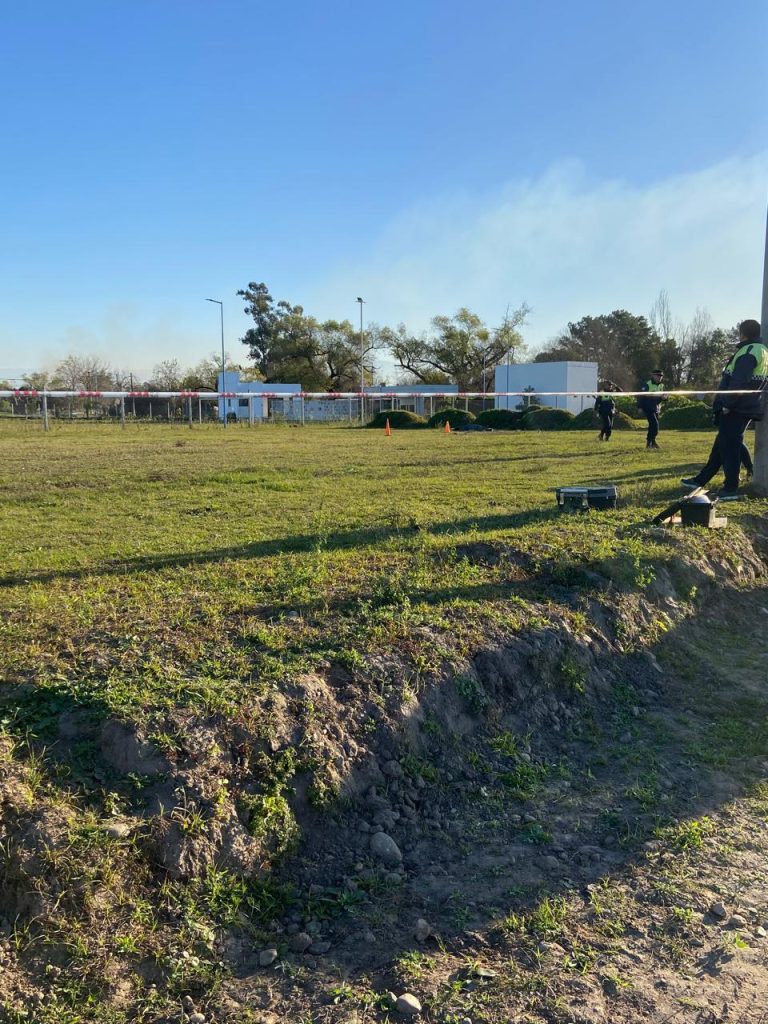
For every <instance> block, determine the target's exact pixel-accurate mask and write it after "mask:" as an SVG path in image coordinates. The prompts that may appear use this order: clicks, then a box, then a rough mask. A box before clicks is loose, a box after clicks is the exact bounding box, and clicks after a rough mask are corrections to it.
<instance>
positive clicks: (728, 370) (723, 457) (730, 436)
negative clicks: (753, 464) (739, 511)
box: [683, 320, 768, 501]
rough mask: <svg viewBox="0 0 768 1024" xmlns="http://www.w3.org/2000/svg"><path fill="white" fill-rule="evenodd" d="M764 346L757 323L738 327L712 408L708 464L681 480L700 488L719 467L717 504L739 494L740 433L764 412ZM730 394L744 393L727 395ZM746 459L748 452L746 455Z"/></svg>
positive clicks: (767, 362) (767, 383)
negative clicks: (713, 434) (735, 343)
mask: <svg viewBox="0 0 768 1024" xmlns="http://www.w3.org/2000/svg"><path fill="white" fill-rule="evenodd" d="M767 389H768V345H766V344H765V342H764V341H763V339H762V338H761V337H760V324H759V323H758V322H757V320H744V321H742V322H741V323H740V324H739V347H738V348H737V349H736V351H735V352H734V353H733V355H732V356H731V358H730V360H729V361H728V364H727V366H726V367H725V369H724V370H723V376H722V378H721V380H720V384H719V385H718V391H720V392H723V393H722V394H719V395H717V396H716V397H715V401H714V403H713V406H712V409H713V412H714V414H715V421H716V423H717V438H716V439H715V443H714V445H713V447H712V452H711V454H710V456H709V461H708V462H707V464H706V466H704V467H703V468H702V469H700V470H699V472H698V473H697V475H696V476H693V477H684V478H683V483H684V484H685V486H686V487H703V486H704V485H705V484H706V483H707V482H708V481H709V480H710V479H711V478H712V477H713V476H714V475H715V473H716V472H717V471H718V469H720V466H721V465H722V467H723V473H724V474H725V482H724V486H723V489H722V490H721V491H720V494H719V498H720V500H721V501H733V500H734V499H736V498H739V497H741V495H740V493H739V468H740V465H741V462H742V460H743V455H744V451H745V446H744V432H745V431H746V429H747V427H748V426H749V423H750V420H759V419H762V418H763V415H764V413H765V399H766V396H767V395H768V390H767ZM730 391H741V392H747V393H746V394H729V393H728V392H730ZM747 457H749V453H748V452H747Z"/></svg>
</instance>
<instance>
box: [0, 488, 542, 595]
mask: <svg viewBox="0 0 768 1024" xmlns="http://www.w3.org/2000/svg"><path fill="white" fill-rule="evenodd" d="M560 514H561V513H560V511H559V510H558V508H557V506H556V505H555V503H554V494H553V496H552V507H551V508H548V509H536V510H534V511H528V512H514V513H508V514H503V513H497V514H495V515H486V516H468V517H467V518H465V519H455V520H448V521H446V522H441V523H427V524H425V525H421V524H417V523H415V522H414V523H412V524H408V523H405V524H402V525H400V524H394V525H391V526H380V527H364V528H361V529H356V530H343V531H338V532H333V531H331V532H329V533H306V534H294V535H293V536H289V537H277V538H270V539H269V540H259V541H253V542H252V543H250V544H237V545H231V546H229V547H221V548H210V549H208V550H205V551H193V552H189V553H184V554H173V555H143V556H141V557H139V558H130V559H126V560H124V561H120V562H114V563H111V564H108V565H101V566H95V567H93V568H78V569H61V570H56V569H52V570H50V571H48V572H37V573H36V572H32V573H23V574H22V573H19V574H15V575H10V576H2V577H0V587H19V586H26V585H27V584H28V583H51V582H53V581H54V580H78V579H84V578H86V577H95V576H121V575H125V574H129V573H140V572H156V571H158V570H162V569H168V568H185V567H187V566H194V565H204V564H206V563H208V562H222V561H226V560H227V559H258V558H266V557H270V556H273V555H284V554H294V553H297V552H303V551H312V550H314V549H316V548H318V547H322V549H323V550H324V551H328V550H332V551H333V550H344V549H346V548H356V547H368V546H370V545H373V544H380V543H382V541H387V540H390V539H391V538H393V537H409V536H415V535H416V534H418V533H420V532H422V533H428V534H433V535H435V536H442V535H446V534H454V533H455V534H462V533H467V532H468V531H472V530H479V531H483V532H489V531H493V530H515V529H518V528H519V527H522V526H530V525H531V524H532V523H545V522H550V521H551V520H552V519H555V518H557V517H558V516H559V515H560Z"/></svg>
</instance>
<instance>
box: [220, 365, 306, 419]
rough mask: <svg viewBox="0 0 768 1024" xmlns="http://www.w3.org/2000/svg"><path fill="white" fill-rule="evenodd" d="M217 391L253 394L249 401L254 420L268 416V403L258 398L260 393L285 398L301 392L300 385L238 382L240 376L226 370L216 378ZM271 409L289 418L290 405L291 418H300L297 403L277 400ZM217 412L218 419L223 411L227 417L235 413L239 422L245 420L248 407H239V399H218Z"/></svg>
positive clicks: (222, 414)
mask: <svg viewBox="0 0 768 1024" xmlns="http://www.w3.org/2000/svg"><path fill="white" fill-rule="evenodd" d="M218 390H219V391H248V392H251V394H253V398H252V399H250V401H251V403H252V405H253V416H254V419H257V420H259V419H266V418H267V416H268V415H269V402H270V399H268V398H259V394H260V392H262V391H269V392H271V393H273V394H274V393H277V394H281V395H285V396H286V397H287V396H289V395H290V394H292V393H293V394H296V393H297V392H299V391H301V385H299V384H264V383H263V382H262V381H243V380H240V374H239V373H238V372H237V371H236V370H228V371H227V372H226V373H225V374H221V373H220V374H219V377H218ZM273 401H274V405H273V409H274V410H275V411H276V412H278V413H280V414H282V415H284V416H286V417H291V415H292V414H291V405H292V404H293V406H294V411H293V417H294V418H297V419H298V418H300V417H301V410H300V408H299V402H293V403H291V402H282V401H280V400H279V399H278V400H273ZM217 406H218V410H219V419H222V418H223V416H224V411H225V409H226V413H227V415H228V416H229V414H230V413H236V414H237V418H238V419H240V420H247V419H248V418H249V415H248V406H247V405H244V406H241V405H240V399H237V398H220V399H219V401H218V402H217Z"/></svg>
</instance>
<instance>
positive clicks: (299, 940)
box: [289, 932, 313, 953]
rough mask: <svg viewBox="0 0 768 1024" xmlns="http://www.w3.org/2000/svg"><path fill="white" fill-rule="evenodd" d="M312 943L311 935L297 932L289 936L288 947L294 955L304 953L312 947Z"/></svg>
mask: <svg viewBox="0 0 768 1024" xmlns="http://www.w3.org/2000/svg"><path fill="white" fill-rule="evenodd" d="M312 942H313V939H312V936H311V935H307V933H306V932H297V933H296V935H292V936H291V941H290V942H289V945H290V947H291V949H292V950H293V952H294V953H304V952H306V950H308V949H309V947H310V946H311V945H312Z"/></svg>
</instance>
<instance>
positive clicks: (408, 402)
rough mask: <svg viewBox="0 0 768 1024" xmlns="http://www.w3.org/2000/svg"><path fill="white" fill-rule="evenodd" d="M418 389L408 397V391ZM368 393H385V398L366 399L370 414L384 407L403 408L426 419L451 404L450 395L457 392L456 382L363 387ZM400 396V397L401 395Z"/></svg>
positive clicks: (373, 414) (374, 413)
mask: <svg viewBox="0 0 768 1024" xmlns="http://www.w3.org/2000/svg"><path fill="white" fill-rule="evenodd" d="M411 391H420V392H421V394H420V395H416V396H414V397H408V394H409V392H411ZM365 393H366V395H368V394H383V393H386V396H387V397H386V398H370V399H366V403H365V405H366V410H370V413H371V416H375V415H376V413H377V412H382V411H383V410H385V409H405V410H406V411H407V412H414V413H416V415H417V416H424V417H426V418H427V419H429V417H430V416H431V415H432V414H433V413H436V412H437V411H438V410H440V409H442V408H444V406H446V405H452V404H453V401H452V399H451V398H450V397H448V398H444V397H443V396H444V395H448V396H452V395H457V394H458V393H459V386H458V384H394V385H387V384H381V385H379V386H378V387H371V388H366V389H365ZM401 396H402V397H401Z"/></svg>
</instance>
